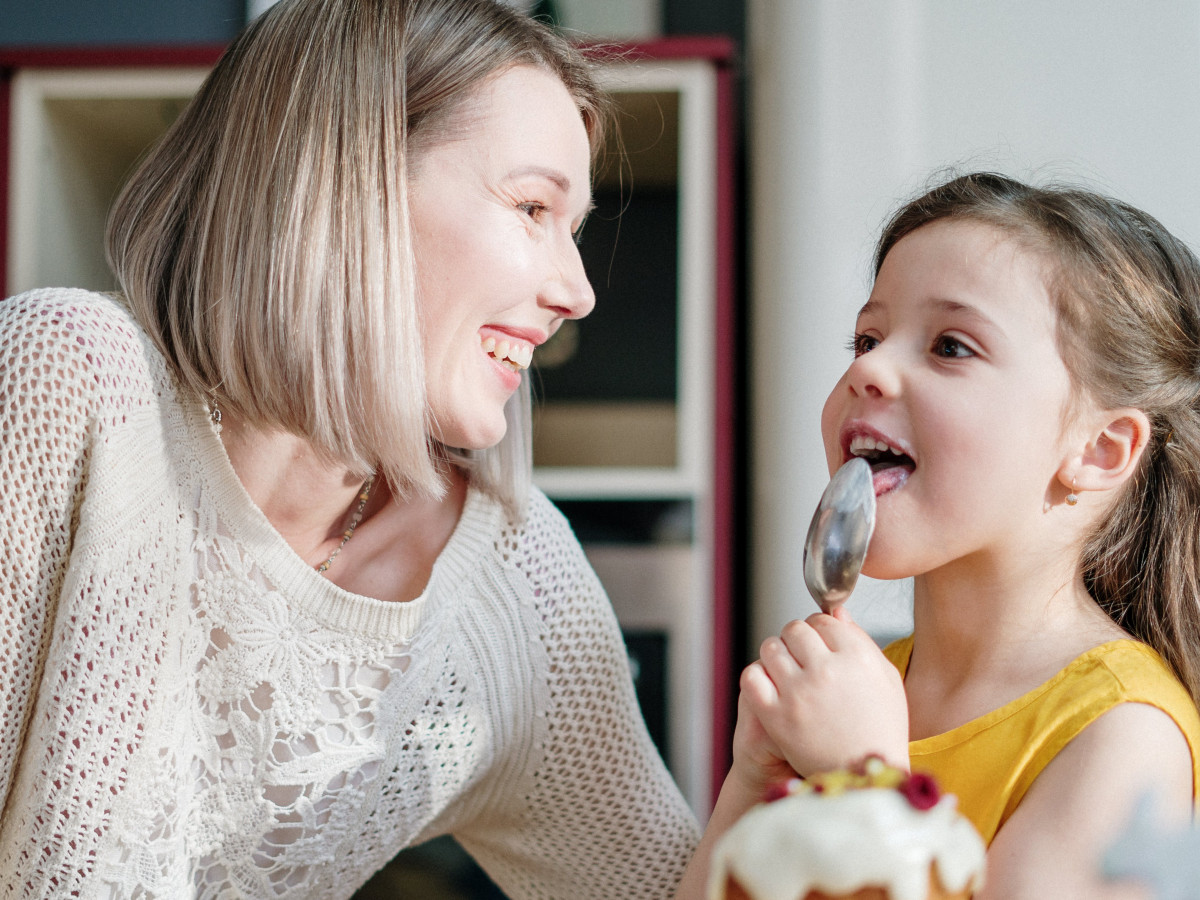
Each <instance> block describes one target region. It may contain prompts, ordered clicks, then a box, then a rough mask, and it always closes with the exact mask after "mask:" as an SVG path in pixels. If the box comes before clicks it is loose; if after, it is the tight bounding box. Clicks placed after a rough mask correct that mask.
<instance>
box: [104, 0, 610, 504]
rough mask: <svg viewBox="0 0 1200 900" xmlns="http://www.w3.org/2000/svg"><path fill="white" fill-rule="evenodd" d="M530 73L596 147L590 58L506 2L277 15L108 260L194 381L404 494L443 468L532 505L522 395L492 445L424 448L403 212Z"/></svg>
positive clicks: (139, 187) (353, 4)
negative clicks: (560, 93)
mask: <svg viewBox="0 0 1200 900" xmlns="http://www.w3.org/2000/svg"><path fill="white" fill-rule="evenodd" d="M516 65H531V66H537V67H540V68H542V69H545V70H548V71H550V72H552V73H553V74H555V75H556V76H558V77H559V78H560V79H561V80H562V82H563V84H564V85H565V86H566V88H567V90H568V91H569V92H570V94H571V95H572V97H573V98H574V99H575V101H576V104H577V107H578V109H579V112H580V115H581V117H582V119H583V122H584V124H585V127H586V128H587V132H588V136H589V139H590V140H591V143H592V147H593V151H595V149H596V148H597V147H598V146H599V143H600V141H601V138H602V132H603V123H604V121H605V119H606V116H607V109H608V107H607V103H606V100H605V98H604V95H603V94H602V92H601V91H600V89H599V87H598V85H597V83H596V80H595V78H594V74H593V68H592V65H591V64H590V63H589V62H588V61H587V60H586V59H585V58H584V57H583V55H581V54H580V53H579V52H578V51H577V50H576V49H575V48H573V47H572V46H571V45H570V44H569V43H568V42H567V41H565V40H564V39H563V38H562V37H561V36H560V35H558V34H556V33H555V32H554V31H552V30H551V29H549V28H547V27H545V26H543V25H542V24H540V23H538V22H535V21H533V20H531V19H529V18H528V17H526V16H523V15H521V14H520V13H517V12H515V11H514V10H512V9H510V8H508V7H506V6H504V5H502V4H501V3H498V2H494V0H283V2H280V3H278V4H277V5H276V6H274V7H272V8H271V9H270V10H268V11H267V12H266V13H264V14H263V15H262V16H261V17H259V18H258V19H257V20H256V21H255V22H253V23H252V24H251V25H250V26H249V27H247V28H246V30H245V31H244V32H242V34H241V35H240V36H239V37H238V38H237V39H236V40H235V41H234V42H233V44H232V45H231V46H230V47H229V49H228V50H227V51H226V53H225V54H224V56H223V57H222V58H221V60H220V61H219V62H218V63H217V65H216V67H215V68H214V70H213V71H212V73H211V74H210V75H209V77H208V78H207V79H206V80H205V82H204V84H203V85H202V87H201V88H200V91H199V93H198V94H197V95H196V97H195V98H194V99H193V100H192V102H191V103H190V104H189V105H188V107H187V108H186V109H185V110H184V112H183V114H182V115H181V116H180V117H179V119H178V120H177V121H176V122H175V124H174V125H173V126H172V127H171V129H170V130H169V131H168V133H167V134H166V136H165V137H164V138H163V140H162V141H161V143H159V144H158V145H157V147H155V148H154V150H153V151H152V152H151V153H150V154H149V156H148V157H147V158H146V159H145V160H144V161H143V162H142V164H141V165H140V166H139V168H138V169H137V171H136V172H135V173H134V174H133V176H132V178H131V179H130V180H129V182H128V183H127V184H126V185H125V187H124V189H123V190H122V192H121V194H120V196H119V197H118V198H117V201H116V203H115V205H114V207H113V210H112V212H111V214H110V217H109V223H108V233H107V236H106V238H107V252H108V258H109V263H110V265H111V266H112V268H113V270H114V272H115V273H116V275H117V278H118V280H119V283H120V285H121V288H122V290H123V292H124V294H125V296H126V298H127V302H128V303H129V304H130V306H131V307H132V309H133V312H134V314H135V315H136V316H137V318H138V320H139V321H140V322H141V323H142V325H143V326H144V327H145V329H146V330H147V332H148V333H149V334H150V336H151V337H152V339H153V340H154V341H155V342H156V343H157V345H158V347H159V349H160V350H161V351H162V352H163V354H164V355H165V356H166V358H167V360H168V361H169V363H170V364H171V365H172V366H173V368H174V370H175V373H176V375H177V376H178V378H179V380H180V381H181V382H182V383H183V385H184V386H185V387H187V388H190V389H191V390H194V391H195V392H196V393H197V394H198V395H200V396H205V397H210V398H211V399H212V400H213V401H215V402H217V403H219V405H220V407H221V408H222V409H223V410H229V411H233V412H236V413H238V414H239V415H241V416H243V417H245V418H247V419H248V420H249V421H251V422H253V423H256V424H257V425H258V426H259V427H263V428H268V429H280V430H284V431H288V432H291V433H294V434H298V435H302V436H304V437H306V438H308V439H309V440H310V441H311V442H312V443H313V445H314V446H315V447H316V448H317V449H318V451H319V452H321V453H322V454H324V455H327V456H328V457H329V458H330V459H331V460H337V461H341V462H344V463H345V464H347V465H348V466H350V467H351V468H352V469H353V470H355V471H356V472H359V473H361V474H363V475H364V476H365V475H366V473H368V472H369V471H371V470H373V469H376V468H378V469H379V470H380V471H381V472H382V473H383V475H384V476H385V477H387V478H388V480H389V482H390V483H391V485H392V486H393V488H394V489H395V490H397V491H398V492H400V493H402V494H404V493H408V492H412V491H417V492H423V493H427V494H430V495H434V496H436V495H437V494H438V493H439V492H440V491H441V490H442V488H443V480H442V478H441V477H440V474H439V472H440V470H441V468H443V467H444V466H445V464H446V460H447V459H449V460H452V461H454V462H455V463H456V464H459V465H464V466H466V467H468V468H469V469H470V470H471V477H472V480H473V482H475V483H477V484H479V485H480V486H482V487H483V488H485V489H487V490H490V491H491V492H493V493H495V494H497V495H498V496H500V497H501V498H502V499H504V500H506V501H507V502H509V503H510V504H511V505H514V506H518V507H519V506H520V505H521V503H522V501H523V499H524V496H525V493H526V491H527V489H528V483H529V473H530V451H529V437H528V431H529V414H528V407H529V397H528V388H527V387H526V388H524V389H523V390H522V391H521V392H519V394H518V396H516V397H514V398H513V400H512V402H510V403H509V409H508V410H506V413H507V418H508V422H509V429H508V434H507V436H506V437H505V439H504V440H503V441H502V442H501V444H500V445H498V446H497V447H494V448H492V449H490V450H487V451H482V452H477V453H476V452H465V451H456V450H455V449H454V448H444V447H441V446H438V445H437V443H436V441H435V440H433V438H432V437H431V422H430V421H429V413H428V409H427V405H426V400H425V396H426V395H425V384H424V380H425V374H424V363H423V359H422V351H421V340H420V335H421V328H420V310H419V305H418V303H417V297H416V289H415V285H414V278H413V269H414V266H413V256H412V253H413V251H412V241H411V235H410V233H409V227H408V209H407V175H408V173H409V171H410V170H411V168H412V165H413V162H414V161H415V160H416V159H417V158H418V157H419V155H420V153H421V152H422V150H423V149H426V148H428V147H430V146H432V145H434V144H436V143H437V142H438V141H439V140H445V139H447V138H448V137H449V135H450V134H451V133H452V130H453V129H454V128H455V127H456V124H457V122H458V118H459V117H457V116H456V114H457V113H458V112H459V111H460V110H462V109H463V108H464V107H469V105H470V104H469V102H468V101H469V100H470V99H471V98H472V96H473V95H474V93H475V92H476V91H477V90H478V88H479V87H480V86H481V84H482V82H484V81H485V80H486V79H488V78H489V77H491V76H493V75H495V74H498V73H499V72H501V71H503V70H505V69H508V68H510V67H512V66H516ZM464 121H466V120H465V119H464ZM530 124H531V127H536V123H530Z"/></svg>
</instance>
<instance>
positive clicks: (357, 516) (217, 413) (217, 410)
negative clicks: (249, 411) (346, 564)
mask: <svg viewBox="0 0 1200 900" xmlns="http://www.w3.org/2000/svg"><path fill="white" fill-rule="evenodd" d="M208 415H209V418H210V419H211V420H212V424H213V428H214V429H216V432H217V437H220V436H221V407H219V406H217V399H216V397H211V396H210V397H209V400H208ZM374 486H375V473H374V472H372V473H371V474H370V475H368V476H367V480H366V481H364V482H363V483H362V487H361V488H360V489H359V491H358V505H357V506H356V507H354V513H353V514H352V515H351V516H350V524H349V525H347V526H346V530H345V531H343V532H342V542H341V543H340V544H338V545H337V549H335V550H334V551H333V552H332V553H330V554H329V558H328V559H326V560H325V562H323V563H321V564H320V565H319V566H314V568H315V569H316V570H317V574H319V575H324V574H325V573H326V572H327V571H328V570H329V567H330V566H331V565H333V561H334V560H335V559H336V558H337V555H338V554H339V553H341V552H342V548H343V547H345V546H346V544H347V542H349V540H350V538H352V537H354V530H355V529H356V528H358V523H359V522H361V521H362V517H363V511H364V510H366V508H367V501H369V500H370V499H371V488H373V487H374Z"/></svg>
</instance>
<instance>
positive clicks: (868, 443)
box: [850, 434, 901, 456]
mask: <svg viewBox="0 0 1200 900" xmlns="http://www.w3.org/2000/svg"><path fill="white" fill-rule="evenodd" d="M872 450H878V451H880V452H883V453H894V454H896V455H897V456H899V455H900V454H901V451H899V450H897V449H896V448H895V447H892V446H890V445H888V444H886V443H884V442H883V441H878V440H876V439H875V438H872V437H867V436H866V435H861V434H860V435H857V436H855V437H853V438H851V439H850V452H851V453H853V454H859V453H867V452H869V451H872Z"/></svg>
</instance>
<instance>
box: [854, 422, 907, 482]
mask: <svg viewBox="0 0 1200 900" xmlns="http://www.w3.org/2000/svg"><path fill="white" fill-rule="evenodd" d="M849 451H850V455H851V456H856V457H858V458H859V459H865V460H866V461H867V462H868V463H870V465H871V480H872V482H873V483H874V485H875V496H877V497H879V496H882V495H883V494H886V493H889V492H890V491H894V490H896V489H897V488H898V487H900V486H901V485H903V484H904V482H906V481H907V480H908V476H909V475H911V474H912V473H913V471H914V470H915V469H916V467H917V464H916V462H915V461H914V460H913V458H912V457H911V456H909V455H908V454H907V453H905V452H904V451H903V450H901V449H900V448H898V447H894V446H892V445H891V444H889V443H887V442H886V441H883V440H880V439H879V438H874V437H871V436H869V435H865V434H858V435H855V436H854V437H853V438H851V439H850V447H849Z"/></svg>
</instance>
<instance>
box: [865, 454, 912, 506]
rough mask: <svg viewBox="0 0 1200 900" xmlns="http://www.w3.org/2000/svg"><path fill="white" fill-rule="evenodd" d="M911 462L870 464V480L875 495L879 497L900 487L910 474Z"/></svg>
mask: <svg viewBox="0 0 1200 900" xmlns="http://www.w3.org/2000/svg"><path fill="white" fill-rule="evenodd" d="M912 471H913V464H912V461H911V460H909V462H908V464H907V465H905V464H903V463H895V464H890V465H872V466H871V482H872V483H873V484H874V485H875V496H876V497H881V496H883V495H884V494H887V493H889V492H891V491H894V490H896V489H897V488H899V487H901V486H902V485H903V484H904V482H906V481H908V476H909V475H911V474H912Z"/></svg>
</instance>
